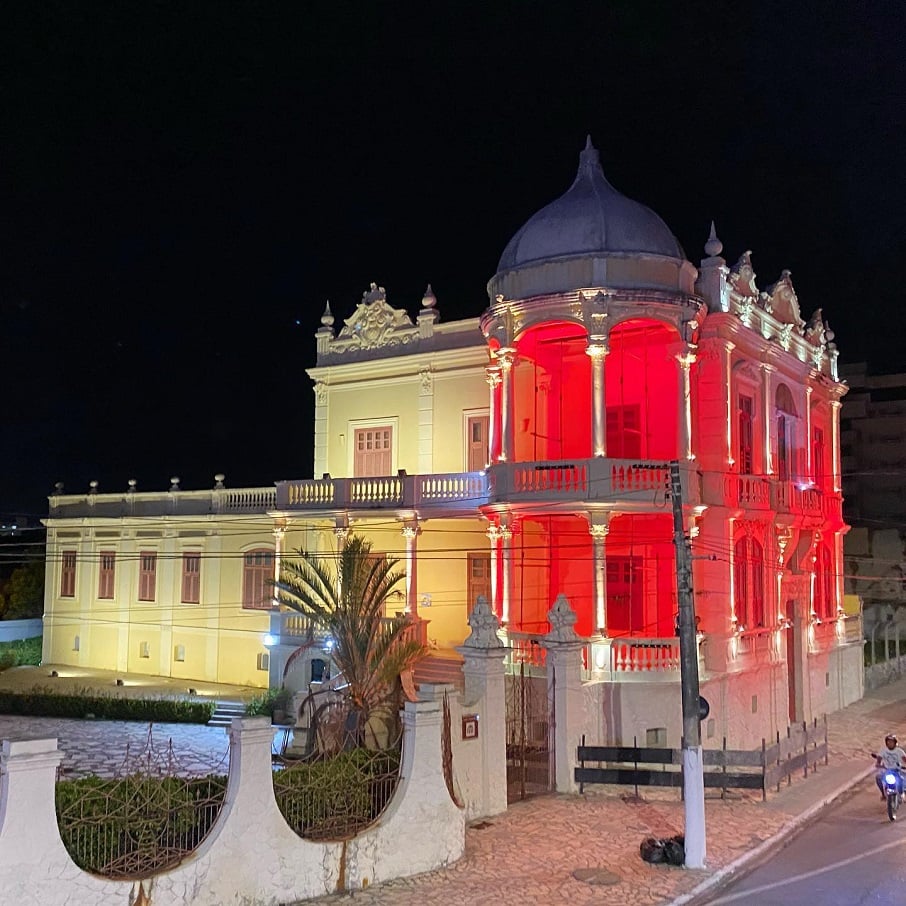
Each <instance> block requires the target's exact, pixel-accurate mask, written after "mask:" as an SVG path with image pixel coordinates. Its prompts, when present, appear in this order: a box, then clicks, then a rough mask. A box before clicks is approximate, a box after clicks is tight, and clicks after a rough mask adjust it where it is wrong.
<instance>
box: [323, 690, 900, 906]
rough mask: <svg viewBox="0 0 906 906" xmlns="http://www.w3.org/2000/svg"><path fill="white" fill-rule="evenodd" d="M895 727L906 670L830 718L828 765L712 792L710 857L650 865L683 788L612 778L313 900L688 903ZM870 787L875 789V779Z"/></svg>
mask: <svg viewBox="0 0 906 906" xmlns="http://www.w3.org/2000/svg"><path fill="white" fill-rule="evenodd" d="M891 730H894V731H900V732H902V733H903V735H906V679H904V680H901V681H899V682H897V683H893V684H891V685H889V686H885V687H883V688H881V689H876V690H874V691H873V692H870V693H867V694H866V697H865V698H864V699H862V701H860V702H857V703H856V704H854V705H851V706H850V707H849V708H847V709H845V710H844V711H841V712H839V713H837V714H833V715H831V716H830V717H829V718H828V746H829V749H830V764H829V765H828V766H826V767H825V766H824V765H823V764H822V765H820V766H819V768H818V771H817V772H815V773H813V774H811V775H810V776H809V777H808V779H804V778H801V777H800V778H798V779H794V780H793V783H792V784H791V785H790V786H788V787H787V786H784V787H782V788H781V792H780V793H779V794H769V798H768V801H767V803H762V802H761V799H760V794H759V796H758V798H757V799H754V798H747V797H745V796H742V795H740V796H738V797H735V798H733V799H727V800H723V801H722V800H720V799H719V798H715V799H711V798H708V799H707V800H706V803H705V814H706V822H707V847H708V857H707V868H706V869H703V870H694V871H693V870H688V871H687V870H686V869H683V868H673V867H669V866H664V865H649V864H648V863H646V862H643V861H642V860H641V858H640V857H639V843H640V842H641V841H642V840H643V839H644V838H645V837H648V836H657V837H663V836H667V835H670V834H674V833H678V832H681V831H682V828H683V805H682V802H680V801H678V796H677V794H676V792H668V791H652V792H650V793H649V792H648V791H646V793H645V796H644V799H643V800H641V801H634V800H632V799H631V797H630V796H626V795H625V793H624V794H623V795H622V796H621V795H620V794H615V793H614V790H615V788H613V787H608V788H607V789H606V791H602V792H599V793H587V794H586V795H585V796H560V795H551V796H545V797H541V798H538V799H534V800H530V801H528V802H522V803H518V804H516V805H514V806H511V807H510V809H509V810H508V811H507V812H506V813H505V814H504V815H500V816H498V817H495V818H491V819H489V820H487V821H484V822H478V823H477V824H475V825H474V826H473V827H471V828H469V829H468V831H467V832H466V854H465V856H464V857H463V858H462V859H461V860H460V861H459V862H457V863H456V864H455V865H452V866H450V868H448V869H444V870H440V871H434V872H429V873H427V874H423V875H418V876H416V877H414V878H408V879H401V880H398V881H392V882H390V883H388V884H383V885H381V886H379V887H374V888H369V889H366V890H362V891H357V892H355V893H354V894H345V895H335V896H331V897H321V898H319V899H317V900H309V901H307V902H308V903H317V904H323V906H328V904H332V906H333V904H340V903H344V902H347V901H351V900H354V901H355V902H356V903H359V904H362V906H368V904H382V906H383V904H386V906H422V904H425V906H430V904H443V906H466V904H469V906H480V904H495V906H500V904H510V903H544V904H547V903H559V902H563V903H567V902H568V903H569V904H570V906H584V904H598V906H601V904H605V906H606V904H619V906H655V904H667V903H672V904H675V906H679V904H682V903H689V902H692V901H694V898H695V897H696V896H698V895H699V894H701V893H703V892H704V891H705V890H707V889H708V888H710V887H712V886H714V885H716V884H718V883H719V882H720V881H721V880H722V879H723V878H724V877H725V876H727V875H728V874H731V873H732V872H734V871H737V870H738V869H739V868H741V867H742V866H743V865H745V864H746V863H747V862H749V861H752V860H754V859H757V858H758V857H759V856H760V855H762V854H763V852H764V851H765V850H769V849H770V848H771V847H772V846H773V845H776V844H777V843H778V842H779V841H780V840H782V839H783V837H784V836H786V835H788V834H790V833H792V832H793V831H794V830H795V829H796V828H798V827H799V826H801V825H802V824H804V823H805V822H806V821H808V820H809V819H810V818H811V817H812V816H813V815H814V814H815V812H816V811H818V810H820V809H821V808H822V807H823V806H824V805H825V804H826V803H827V802H829V801H831V800H832V799H833V798H835V797H836V796H838V795H840V794H841V793H843V792H845V791H846V790H847V789H849V788H850V787H852V786H854V785H855V784H856V783H858V781H859V780H860V779H861V778H863V777H866V776H867V775H868V774H869V773H871V771H872V762H871V759H870V758H869V756H868V753H869V752H871V751H873V750H874V748H876V747H877V746H878V745H879V743H880V741H882V740H883V738H884V735H885V733H888V732H890V731H891ZM871 793H872V795H876V793H875V790H874V787H871Z"/></svg>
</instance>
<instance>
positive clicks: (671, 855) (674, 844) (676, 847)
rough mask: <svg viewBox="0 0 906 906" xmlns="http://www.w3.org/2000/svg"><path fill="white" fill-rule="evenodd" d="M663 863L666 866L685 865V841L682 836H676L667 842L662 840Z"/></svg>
mask: <svg viewBox="0 0 906 906" xmlns="http://www.w3.org/2000/svg"><path fill="white" fill-rule="evenodd" d="M663 844H664V861H665V862H666V863H667V864H668V865H685V864H686V840H685V838H684V837H683V835H682V834H677V835H676V836H675V837H671V838H670V839H669V840H664V841H663Z"/></svg>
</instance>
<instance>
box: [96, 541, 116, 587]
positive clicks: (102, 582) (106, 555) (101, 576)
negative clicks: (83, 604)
mask: <svg viewBox="0 0 906 906" xmlns="http://www.w3.org/2000/svg"><path fill="white" fill-rule="evenodd" d="M115 568H116V553H114V551H101V559H100V568H99V569H98V597H99V598H112V597H113V580H114V570H115Z"/></svg>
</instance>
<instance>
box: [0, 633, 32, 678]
mask: <svg viewBox="0 0 906 906" xmlns="http://www.w3.org/2000/svg"><path fill="white" fill-rule="evenodd" d="M41 641H42V638H41V636H36V637H35V638H31V639H18V640H17V641H15V642H0V671H3V670H8V669H9V668H10V667H26V666H28V667H37V666H38V664H40V663H41Z"/></svg>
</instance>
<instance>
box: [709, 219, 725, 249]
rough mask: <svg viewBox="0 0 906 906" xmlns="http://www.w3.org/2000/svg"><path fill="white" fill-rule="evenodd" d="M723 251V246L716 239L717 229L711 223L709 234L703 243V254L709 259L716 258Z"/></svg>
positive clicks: (712, 222)
mask: <svg viewBox="0 0 906 906" xmlns="http://www.w3.org/2000/svg"><path fill="white" fill-rule="evenodd" d="M723 250H724V244H723V243H722V242H721V241H720V240H719V239H718V238H717V229H716V228H715V226H714V221H713V220H712V221H711V233H710V235H709V236H708V241H707V242H706V243H705V254H706V255H708V257H710V258H715V257H717V256H718V255H719V254H720V253H721V252H722V251H723Z"/></svg>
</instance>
